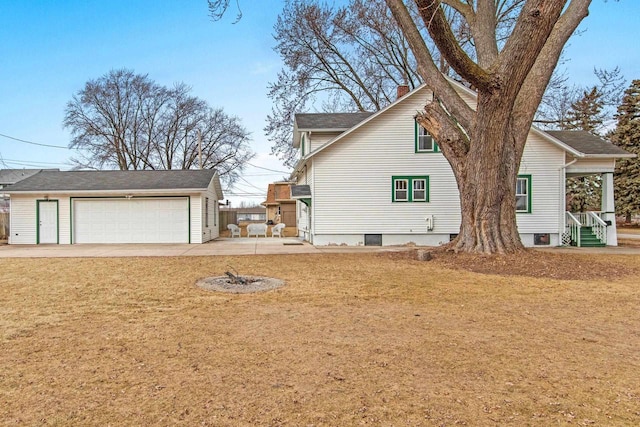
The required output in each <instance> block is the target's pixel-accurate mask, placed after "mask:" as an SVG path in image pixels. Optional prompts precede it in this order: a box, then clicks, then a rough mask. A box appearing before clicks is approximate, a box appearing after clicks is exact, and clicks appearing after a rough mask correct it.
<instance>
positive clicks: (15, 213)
mask: <svg viewBox="0 0 640 427" xmlns="http://www.w3.org/2000/svg"><path fill="white" fill-rule="evenodd" d="M10 215H11V219H10V227H11V230H10V233H9V243H11V244H18V245H34V244H35V243H36V198H35V197H20V196H11V214H10Z"/></svg>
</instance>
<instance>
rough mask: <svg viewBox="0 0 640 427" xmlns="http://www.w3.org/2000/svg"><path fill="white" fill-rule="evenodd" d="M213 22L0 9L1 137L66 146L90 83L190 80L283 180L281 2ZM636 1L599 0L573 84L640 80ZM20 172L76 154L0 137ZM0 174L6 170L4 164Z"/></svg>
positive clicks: (154, 9) (580, 45)
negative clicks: (279, 145) (269, 121)
mask: <svg viewBox="0 0 640 427" xmlns="http://www.w3.org/2000/svg"><path fill="white" fill-rule="evenodd" d="M240 4H241V7H242V12H243V18H242V20H241V21H240V22H238V23H236V24H232V21H233V20H234V17H235V10H231V13H229V14H228V16H227V17H225V18H224V19H223V20H222V21H220V22H216V23H214V22H212V21H211V19H210V17H209V14H208V9H207V2H206V0H183V1H172V0H155V1H150V0H128V1H123V0H108V1H98V0H84V1H80V0H58V1H53V0H46V1H45V0H23V1H12V0H0V134H4V135H9V136H12V137H15V138H19V139H23V140H28V141H32V142H37V143H41V144H51V145H60V146H67V145H68V143H69V140H70V135H69V132H68V131H67V130H65V129H64V128H63V127H62V120H63V117H64V109H65V104H66V103H67V102H68V101H69V100H70V99H71V96H72V95H73V94H74V93H76V92H77V91H79V90H80V89H81V88H82V87H83V86H84V84H85V82H87V81H88V80H90V79H95V78H98V77H100V76H102V75H104V74H105V73H107V72H108V71H109V70H111V69H119V68H129V69H133V70H134V71H135V72H137V73H141V74H149V77H150V78H151V79H153V80H155V81H156V82H158V83H161V84H164V85H171V84H173V83H174V82H184V83H186V84H188V85H190V86H191V87H192V88H193V92H192V93H193V94H194V95H196V96H198V97H200V98H203V99H205V100H207V102H209V104H210V105H211V106H213V107H222V108H224V110H225V112H226V113H228V114H231V115H235V116H238V117H240V118H241V119H242V121H243V124H244V126H245V127H246V128H247V129H249V130H250V131H251V132H252V139H253V142H252V146H253V150H254V151H255V152H257V153H258V155H257V157H256V158H255V159H254V160H253V161H252V162H251V163H252V164H254V165H257V166H260V167H264V168H268V169H273V170H277V171H286V170H287V169H286V168H284V167H283V166H282V164H280V162H279V161H278V160H277V159H275V158H273V157H271V156H270V155H269V151H270V144H269V142H268V141H267V139H266V137H265V136H264V134H263V131H262V129H263V128H264V126H265V119H266V116H267V114H268V113H269V112H270V107H271V103H270V100H269V99H268V98H267V95H266V93H267V84H268V83H269V82H270V81H274V80H275V78H276V74H277V72H278V70H279V69H280V68H281V63H280V59H279V57H278V56H277V55H276V54H275V52H274V51H273V46H274V41H273V38H272V33H273V24H274V23H275V20H276V17H277V15H278V13H279V12H280V10H281V9H282V2H281V1H276V0H259V1H251V2H249V1H241V2H240ZM638 17H640V1H637V0H620V1H619V2H616V1H611V0H609V1H608V2H605V1H604V0H593V5H592V6H591V14H590V16H589V17H587V19H586V20H585V21H584V22H583V23H582V25H581V27H580V28H581V30H583V32H582V33H581V35H579V36H577V37H574V38H572V40H571V41H570V43H569V46H568V49H567V53H566V59H567V60H568V61H567V62H566V63H565V64H563V67H564V68H566V70H567V75H568V76H569V78H570V80H571V81H572V82H575V83H576V84H581V85H585V84H593V83H595V81H594V77H593V73H592V70H593V68H594V67H598V68H612V67H615V66H616V65H618V66H620V68H621V70H622V72H623V74H624V75H625V77H626V78H627V81H630V80H631V79H634V78H640V49H639V48H638V45H637V39H638V36H639V35H640V34H639V32H638V30H637V29H636V28H637V22H636V21H637V19H638ZM0 155H1V156H2V158H3V159H4V161H5V164H6V166H8V167H12V168H22V167H27V168H34V167H35V168H37V167H57V168H60V169H67V168H68V165H66V164H65V163H67V162H68V159H69V157H70V156H71V155H73V152H72V151H71V150H67V149H58V148H50V147H41V146H34V145H29V144H24V143H20V142H17V141H13V140H11V139H7V138H4V137H0ZM0 167H5V166H4V165H1V166H0ZM284 175H285V173H277V172H270V171H267V170H264V169H259V168H255V167H249V168H248V169H247V171H246V174H245V175H244V179H245V180H246V181H240V182H239V183H238V185H237V186H236V188H235V189H234V190H233V192H234V193H236V194H237V195H235V196H233V195H231V194H229V195H228V196H229V198H230V199H231V200H232V201H233V202H234V203H235V204H236V205H237V203H238V202H239V201H240V200H248V201H249V200H250V201H262V200H263V196H260V195H258V196H255V197H251V196H248V194H252V193H256V194H257V193H266V185H267V184H268V183H269V182H272V181H274V180H278V179H280V178H281V177H283V176H284Z"/></svg>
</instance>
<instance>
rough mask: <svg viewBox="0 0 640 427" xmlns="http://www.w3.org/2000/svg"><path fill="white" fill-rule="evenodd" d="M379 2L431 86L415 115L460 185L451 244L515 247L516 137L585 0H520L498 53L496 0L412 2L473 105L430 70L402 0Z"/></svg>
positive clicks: (521, 140)
mask: <svg viewBox="0 0 640 427" xmlns="http://www.w3.org/2000/svg"><path fill="white" fill-rule="evenodd" d="M386 2H387V5H388V6H389V9H390V10H391V12H392V13H393V16H394V18H395V19H396V21H397V22H398V24H399V25H400V27H401V28H402V31H403V33H404V34H405V36H406V37H407V41H408V42H409V44H410V46H411V49H412V51H413V52H414V54H415V57H416V61H417V64H418V71H419V72H420V74H421V75H422V76H423V78H424V80H425V82H427V84H428V85H429V86H430V87H431V88H432V89H433V91H434V102H431V103H429V104H427V105H426V106H425V110H424V112H422V113H419V114H418V116H417V120H418V121H419V122H420V124H421V125H422V126H423V127H424V128H425V129H426V130H427V131H428V132H429V133H430V134H431V135H433V137H434V138H435V139H436V140H437V141H438V143H439V145H440V148H441V149H442V152H443V154H444V156H445V157H446V159H447V160H448V161H449V164H450V165H451V168H452V169H453V173H454V175H455V177H456V181H457V184H458V190H459V192H460V207H461V211H462V223H461V227H460V233H459V235H458V237H457V238H456V239H455V240H454V241H453V242H451V243H450V244H449V247H450V248H452V249H453V250H456V251H465V252H480V253H488V254H491V253H512V252H516V251H519V250H522V248H523V245H522V242H521V241H520V236H519V234H518V229H517V224H516V197H515V189H516V182H517V173H518V169H519V167H520V160H521V157H522V153H523V151H524V144H525V141H526V139H527V135H528V132H529V129H530V126H531V123H532V120H533V116H534V114H535V111H536V108H537V107H538V104H539V103H540V100H541V99H542V94H543V93H544V89H545V87H546V85H547V84H548V82H549V79H550V77H551V74H552V72H553V69H554V68H555V65H556V64H557V61H558V58H559V56H560V53H561V51H562V47H563V46H564V44H565V43H566V41H567V40H568V38H569V37H570V35H571V33H572V32H573V31H574V30H575V28H576V27H577V26H578V24H579V23H580V21H581V20H582V19H583V18H584V17H585V16H586V15H587V14H588V8H589V4H590V2H591V0H570V1H569V0H526V1H525V2H523V3H521V4H522V9H521V10H520V12H519V16H518V19H517V22H516V25H515V26H514V27H513V30H512V32H511V34H510V35H509V37H508V40H507V41H506V42H505V43H504V46H503V47H502V49H500V50H498V48H497V46H498V45H497V43H496V41H497V38H496V31H495V23H496V21H495V13H496V4H497V3H496V2H495V0H477V1H476V2H460V1H457V0H414V2H415V4H416V6H417V10H418V12H419V14H420V16H421V18H422V21H423V23H424V25H425V26H426V28H427V30H428V31H429V34H430V36H431V38H432V39H433V41H434V42H435V44H436V45H437V46H438V49H439V51H440V53H441V55H442V56H443V57H444V58H445V60H446V62H447V63H448V64H449V65H450V66H451V67H452V68H453V69H454V70H455V71H456V73H457V74H458V75H459V76H461V77H462V78H463V79H464V80H465V81H466V82H468V83H469V84H470V85H471V86H473V88H474V89H475V90H476V92H477V94H478V105H477V108H476V110H475V111H473V110H472V109H471V108H470V107H469V106H468V105H467V104H466V103H464V101H463V100H462V97H460V96H459V95H458V94H457V93H456V91H455V90H453V88H452V86H451V85H450V83H449V82H448V81H446V80H445V79H444V78H443V77H442V75H441V74H440V72H439V71H438V69H437V68H436V66H435V64H434V62H433V57H432V56H431V54H430V52H429V50H428V48H427V46H426V44H425V43H424V39H423V36H422V34H421V33H420V31H419V30H418V28H417V26H416V25H415V22H414V21H413V18H412V16H411V14H410V13H409V11H408V10H407V8H406V6H405V3H404V1H403V0H386ZM443 3H446V4H447V5H449V6H450V7H452V8H455V9H456V10H457V11H458V13H460V14H461V15H462V16H463V17H464V18H465V19H466V20H467V22H468V23H469V25H470V31H471V32H472V36H473V39H474V41H475V44H476V54H477V58H478V62H474V61H473V60H472V58H470V57H469V56H468V55H467V53H466V52H465V51H464V50H463V49H462V48H461V46H460V45H459V44H458V41H457V39H456V37H455V35H454V34H453V32H452V31H451V27H450V25H449V23H448V22H447V19H446V16H445V13H444V11H443V8H442V7H441V6H442V4H443ZM567 3H568V4H567ZM474 5H475V6H474Z"/></svg>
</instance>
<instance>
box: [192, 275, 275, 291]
mask: <svg viewBox="0 0 640 427" xmlns="http://www.w3.org/2000/svg"><path fill="white" fill-rule="evenodd" d="M242 278H243V279H245V280H246V283H236V282H234V281H232V280H231V279H229V278H228V277H226V276H218V277H207V278H204V279H200V280H198V281H197V282H196V286H198V287H200V288H202V289H206V290H208V291H218V292H229V293H232V294H248V293H252V292H264V291H270V290H272V289H277V288H279V287H281V286H284V281H283V280H280V279H274V278H273V277H261V276H242Z"/></svg>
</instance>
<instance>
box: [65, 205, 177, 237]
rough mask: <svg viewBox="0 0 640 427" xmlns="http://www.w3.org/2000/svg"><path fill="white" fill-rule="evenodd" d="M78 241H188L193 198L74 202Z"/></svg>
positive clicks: (75, 230)
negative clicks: (190, 200)
mask: <svg viewBox="0 0 640 427" xmlns="http://www.w3.org/2000/svg"><path fill="white" fill-rule="evenodd" d="M73 223H74V231H73V233H74V234H73V241H74V243H188V242H189V199H188V198H187V197H177V198H148V199H138V198H132V199H84V200H83V199H79V200H74V201H73Z"/></svg>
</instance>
